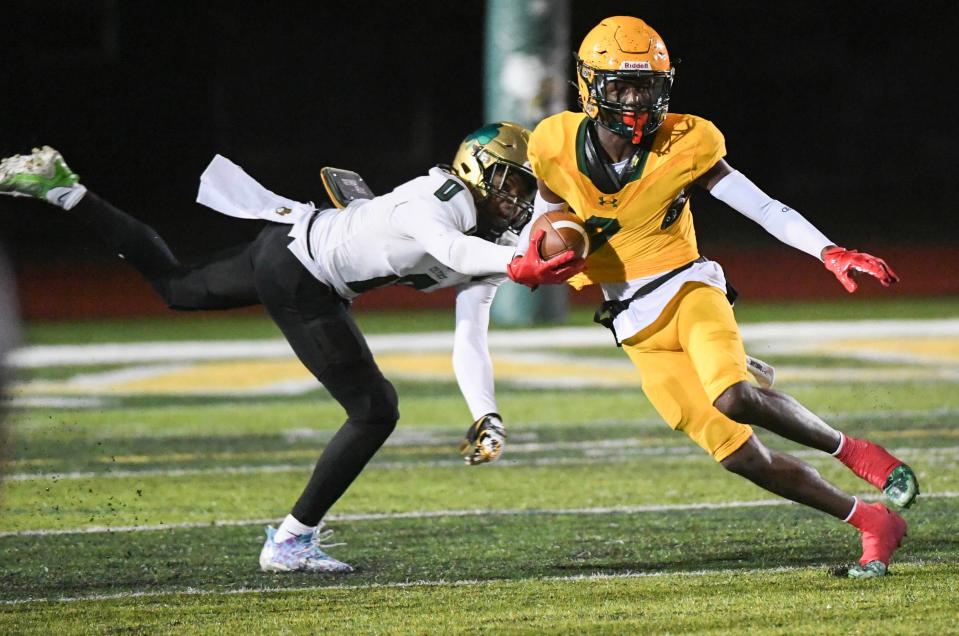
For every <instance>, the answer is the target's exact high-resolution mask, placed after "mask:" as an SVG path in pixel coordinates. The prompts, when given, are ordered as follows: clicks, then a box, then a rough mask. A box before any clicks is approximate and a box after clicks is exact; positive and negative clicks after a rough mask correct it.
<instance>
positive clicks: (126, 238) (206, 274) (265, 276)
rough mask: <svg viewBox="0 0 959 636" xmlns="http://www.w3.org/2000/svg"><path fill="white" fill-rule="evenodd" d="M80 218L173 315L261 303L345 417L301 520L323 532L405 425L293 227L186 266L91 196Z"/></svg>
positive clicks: (151, 233)
mask: <svg viewBox="0 0 959 636" xmlns="http://www.w3.org/2000/svg"><path fill="white" fill-rule="evenodd" d="M74 212H75V213H77V214H78V216H79V217H80V218H82V219H83V220H84V221H86V222H87V223H88V224H89V225H90V226H92V227H93V229H94V230H95V231H96V232H97V234H99V235H100V237H101V238H102V239H103V240H104V241H105V242H106V243H107V245H108V246H109V247H110V248H111V249H113V250H115V251H116V252H118V253H119V254H121V255H123V257H124V258H125V259H126V260H127V261H128V262H130V264H132V265H133V266H134V267H135V268H136V269H137V270H139V271H140V273H141V274H143V276H144V277H145V278H146V279H147V280H149V281H150V283H151V284H152V285H153V287H154V288H155V289H156V290H157V292H159V293H160V295H161V296H162V297H163V298H164V300H166V302H167V304H168V305H169V306H170V307H172V308H174V309H226V308H230V307H241V306H244V305H251V304H257V303H260V302H262V303H263V305H264V306H265V307H266V309H267V311H268V312H269V314H270V316H271V317H272V318H273V320H274V321H275V322H276V324H277V325H278V326H279V328H280V330H281V331H282V332H283V335H285V336H286V338H287V340H288V341H289V342H290V346H291V347H292V348H293V351H294V352H295V353H296V355H297V357H298V358H299V359H300V361H301V362H303V364H304V365H305V366H306V368H307V369H309V370H310V372H311V373H313V375H314V376H315V377H316V378H317V380H319V381H320V382H321V383H322V384H323V385H324V386H325V387H326V388H327V390H328V391H329V392H330V394H331V395H332V396H333V397H334V398H335V399H336V400H337V401H338V402H339V403H340V404H341V405H342V406H343V408H344V409H345V410H346V414H347V421H346V423H345V424H344V425H343V427H342V428H341V429H340V430H339V431H338V432H337V433H336V435H334V437H333V439H332V440H331V441H330V443H329V444H328V445H327V446H326V449H325V450H324V451H323V454H322V456H321V457H320V460H319V462H318V463H317V465H316V468H315V469H314V471H313V475H312V477H311V478H310V481H309V483H308V484H307V486H306V489H305V490H304V491H303V494H302V495H301V496H300V498H299V500H298V501H297V503H296V506H295V507H294V508H293V516H294V517H296V519H297V520H298V521H300V522H301V523H304V524H306V525H316V524H317V523H318V522H319V521H320V519H322V518H323V515H325V514H326V511H327V510H329V509H330V507H331V506H332V505H333V504H334V503H335V502H336V500H337V499H339V497H340V496H341V495H342V494H343V493H344V492H345V491H346V489H347V488H348V487H349V486H350V484H351V483H353V480H354V479H356V477H357V476H358V475H359V474H360V472H361V471H362V470H363V468H364V467H365V466H366V463H367V462H368V461H369V460H370V458H372V457H373V455H374V454H375V453H376V451H377V450H379V448H380V447H381V446H382V445H383V442H385V441H386V439H387V437H389V435H390V433H391V432H392V431H393V429H394V427H395V426H396V421H397V419H398V418H399V413H398V411H397V397H396V391H395V390H394V389H393V385H392V384H390V382H389V381H388V380H387V379H386V378H385V377H383V374H382V373H381V372H380V369H379V367H377V365H376V362H375V361H374V360H373V355H372V353H371V352H370V350H369V347H367V345H366V341H365V339H364V338H363V335H362V334H361V333H360V331H359V329H358V328H357V326H356V324H355V323H354V321H353V318H352V316H351V315H350V312H349V310H348V308H347V306H346V304H345V303H344V301H343V300H342V299H341V298H339V297H338V296H337V295H336V294H334V293H333V292H332V291H331V290H330V288H329V287H327V286H326V285H324V284H323V283H321V282H320V281H318V280H316V278H314V277H313V275H312V274H310V273H309V272H308V271H307V270H306V268H304V267H303V265H302V264H301V263H300V262H299V261H297V260H296V257H295V256H293V254H292V252H290V250H289V249H288V248H287V246H288V245H289V243H290V238H289V236H288V232H289V226H286V225H276V224H273V225H270V226H267V227H266V228H265V229H264V230H263V231H262V232H261V233H260V235H259V236H258V237H257V238H256V240H254V241H253V242H252V243H249V244H247V245H243V246H240V247H238V248H235V249H233V250H228V251H227V252H223V253H220V254H218V255H216V256H214V257H213V258H211V259H208V260H207V262H206V263H204V264H201V265H196V266H185V265H182V264H181V263H180V262H179V261H178V260H177V258H176V257H175V256H174V255H173V253H172V252H171V251H170V248H169V247H168V246H167V244H166V243H165V242H164V241H163V239H162V238H161V237H160V236H159V235H158V234H157V233H156V231H155V230H153V228H151V227H149V226H148V225H146V224H144V223H141V222H140V221H137V220H136V219H134V218H133V217H131V216H130V215H128V214H126V213H124V212H122V211H121V210H118V209H117V208H115V207H113V206H112V205H110V204H109V203H107V202H106V201H104V200H102V199H100V198H99V197H97V196H96V195H94V194H93V193H92V192H88V193H87V195H86V196H85V197H84V199H83V201H81V202H80V204H78V205H77V206H76V207H75V208H74Z"/></svg>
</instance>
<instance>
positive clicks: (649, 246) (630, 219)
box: [529, 112, 726, 289]
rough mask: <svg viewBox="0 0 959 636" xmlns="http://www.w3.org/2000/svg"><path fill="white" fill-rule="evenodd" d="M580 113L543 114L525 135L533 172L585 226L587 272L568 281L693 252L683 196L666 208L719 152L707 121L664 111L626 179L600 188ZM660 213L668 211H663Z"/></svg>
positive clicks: (677, 259)
mask: <svg viewBox="0 0 959 636" xmlns="http://www.w3.org/2000/svg"><path fill="white" fill-rule="evenodd" d="M588 121H590V120H589V119H588V118H587V117H586V114H585V113H573V112H564V113H560V114H558V115H553V116H552V117H548V118H546V119H544V120H543V121H542V122H540V123H539V125H538V126H536V129H535V130H533V134H532V135H531V136H530V139H529V160H530V164H531V165H532V168H533V173H534V174H535V175H536V176H537V177H538V178H539V179H542V180H543V181H544V182H545V183H546V185H547V186H549V189H550V190H552V191H553V192H555V193H556V194H557V195H559V196H560V197H562V198H563V199H564V200H565V201H566V202H567V203H568V204H569V206H570V208H571V210H572V211H573V212H575V213H576V215H577V216H579V217H580V218H581V219H583V221H585V222H586V227H587V230H588V231H589V232H590V237H591V241H590V246H591V247H590V249H591V253H590V255H589V257H588V258H587V260H586V271H585V272H584V273H583V274H579V275H578V276H575V277H573V278H572V279H570V281H569V282H570V284H571V285H572V286H573V287H575V288H577V289H580V288H582V287H583V286H585V285H591V284H594V283H614V282H615V283H619V282H625V281H628V280H632V279H634V278H640V277H643V276H649V275H651V274H656V273H658V272H664V271H668V270H670V269H675V268H676V267H679V266H681V265H684V264H686V263H688V262H690V261H692V260H695V259H696V258H697V257H698V256H699V250H698V248H697V246H696V231H695V230H694V228H693V219H692V212H691V210H690V208H689V199H688V198H687V199H686V202H685V204H684V205H683V206H682V209H681V211H680V213H679V216H678V217H676V215H675V210H674V212H673V213H672V214H670V206H671V204H672V203H673V202H674V201H675V200H676V199H677V196H678V195H680V194H681V193H682V192H683V191H684V190H686V189H687V188H688V187H689V185H690V184H692V182H693V181H695V180H696V179H697V178H699V177H700V176H701V175H702V174H703V173H705V172H706V171H707V170H709V168H711V167H713V165H715V164H716V162H717V161H719V160H720V159H722V158H723V157H724V156H725V154H726V144H725V141H724V140H723V135H722V133H720V132H719V130H718V129H717V128H716V126H714V125H713V124H712V122H710V121H707V120H705V119H702V118H701V117H695V116H693V115H679V114H673V113H669V114H667V115H666V118H665V120H664V121H663V123H662V125H661V126H660V127H659V129H658V130H657V131H656V132H655V134H654V135H655V136H654V138H653V140H652V143H651V144H648V145H646V144H643V145H641V148H640V149H639V151H638V154H637V156H636V159H635V161H637V163H636V167H635V169H634V171H633V173H632V176H631V178H630V180H629V181H628V182H627V183H626V184H625V185H624V186H623V187H622V189H621V190H619V191H618V192H615V193H612V194H609V193H604V192H602V191H601V190H599V188H597V187H596V185H595V184H594V183H593V181H592V180H591V179H590V177H589V176H588V174H587V172H588V169H587V164H586V161H587V160H586V150H585V144H586V143H587V139H586V124H587V122H588ZM667 215H669V216H668V217H667Z"/></svg>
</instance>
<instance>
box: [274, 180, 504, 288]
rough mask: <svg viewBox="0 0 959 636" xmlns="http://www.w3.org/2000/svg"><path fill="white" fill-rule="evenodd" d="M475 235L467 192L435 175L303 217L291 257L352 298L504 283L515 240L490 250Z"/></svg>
mask: <svg viewBox="0 0 959 636" xmlns="http://www.w3.org/2000/svg"><path fill="white" fill-rule="evenodd" d="M475 230H476V205H475V204H474V202H473V197H472V195H471V194H470V191H469V189H468V188H467V187H466V185H465V184H464V183H463V182H462V181H460V180H459V179H458V178H457V177H456V176H454V175H451V174H450V173H448V172H445V171H444V170H441V169H440V168H433V169H432V170H430V172H429V174H428V175H427V176H424V177H419V178H417V179H413V180H412V181H409V182H407V183H404V184H403V185H401V186H399V187H398V188H396V189H395V190H393V191H392V192H390V193H389V194H384V195H382V196H378V197H376V198H374V199H360V200H357V201H353V202H352V203H350V205H349V206H347V207H346V208H343V209H342V210H336V209H330V210H320V211H317V212H315V213H313V214H309V215H303V216H301V217H300V218H299V219H298V220H297V221H296V223H295V224H294V226H293V230H292V231H291V232H290V236H291V237H292V238H293V242H292V243H290V250H291V251H292V252H293V253H294V254H295V255H296V257H297V258H298V259H299V260H300V262H301V263H303V266H304V267H306V269H307V270H309V271H310V272H311V273H312V274H313V275H314V276H315V277H316V278H318V279H319V280H320V281H322V282H324V283H326V284H327V285H329V286H330V287H332V288H333V289H334V290H335V291H336V293H337V294H339V295H340V296H342V297H343V298H347V299H352V298H355V297H356V296H358V295H360V294H362V293H363V292H365V291H368V290H370V289H375V288H377V287H384V286H387V285H409V286H411V287H413V288H415V289H417V290H419V291H424V292H432V291H435V290H437V289H443V288H445V287H454V286H457V285H462V284H464V283H468V282H470V281H472V280H477V279H482V278H487V277H495V278H496V279H498V282H502V281H503V280H505V273H506V265H507V263H509V261H510V259H511V258H512V257H513V253H514V246H515V245H516V240H517V237H516V235H515V234H512V233H506V234H504V235H503V236H502V237H501V238H500V239H499V240H498V241H497V242H496V243H492V242H490V241H486V240H483V239H480V238H478V237H475V236H470V234H472V233H473V232H474V231H475Z"/></svg>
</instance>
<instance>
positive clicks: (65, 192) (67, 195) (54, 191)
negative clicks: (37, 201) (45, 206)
mask: <svg viewBox="0 0 959 636" xmlns="http://www.w3.org/2000/svg"><path fill="white" fill-rule="evenodd" d="M86 193H87V188H86V186H83V185H80V184H79V183H78V184H76V185H72V186H69V187H59V188H50V191H49V192H47V201H48V202H49V203H52V204H53V205H55V206H57V207H60V208H63V209H64V210H72V209H73V206H75V205H76V204H77V203H80V201H81V200H82V199H83V195H85V194H86Z"/></svg>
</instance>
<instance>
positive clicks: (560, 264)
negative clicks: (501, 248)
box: [506, 230, 586, 289]
mask: <svg viewBox="0 0 959 636" xmlns="http://www.w3.org/2000/svg"><path fill="white" fill-rule="evenodd" d="M544 236H546V232H545V231H544V230H539V231H538V232H536V234H535V235H533V238H531V239H530V241H529V249H528V250H527V251H526V253H525V254H523V255H522V256H517V257H516V258H514V259H513V260H512V262H510V264H509V265H507V266H506V273H507V274H508V275H509V277H510V280H512V281H514V282H517V283H520V284H521V285H526V286H527V287H532V288H533V289H536V287H537V286H539V285H556V284H559V283H563V282H566V280H567V279H568V278H570V277H571V276H574V275H576V274H579V273H580V272H581V271H583V270H584V269H585V268H586V260H585V259H582V258H576V254H575V252H573V250H568V251H566V252H563V253H562V254H560V255H558V256H554V257H553V258H551V259H549V260H548V261H545V260H543V257H542V256H540V255H539V246H540V244H541V243H542V242H543V237H544Z"/></svg>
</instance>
